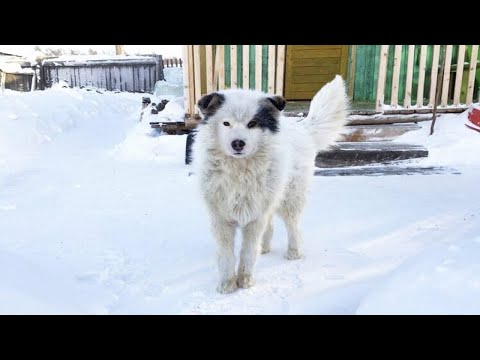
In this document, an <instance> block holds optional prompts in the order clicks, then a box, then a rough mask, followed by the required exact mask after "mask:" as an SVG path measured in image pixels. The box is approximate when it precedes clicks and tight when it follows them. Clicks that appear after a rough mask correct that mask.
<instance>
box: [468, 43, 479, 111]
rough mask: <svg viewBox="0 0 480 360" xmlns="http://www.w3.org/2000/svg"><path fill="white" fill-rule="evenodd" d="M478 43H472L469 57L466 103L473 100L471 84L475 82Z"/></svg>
mask: <svg viewBox="0 0 480 360" xmlns="http://www.w3.org/2000/svg"><path fill="white" fill-rule="evenodd" d="M477 55H478V45H472V56H471V57H470V70H469V72H468V88H467V105H470V104H471V103H472V101H473V90H474V89H473V86H474V84H475V73H476V69H477Z"/></svg>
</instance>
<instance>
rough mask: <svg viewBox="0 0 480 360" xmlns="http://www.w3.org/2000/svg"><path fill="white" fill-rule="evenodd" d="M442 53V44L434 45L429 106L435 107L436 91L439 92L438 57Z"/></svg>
mask: <svg viewBox="0 0 480 360" xmlns="http://www.w3.org/2000/svg"><path fill="white" fill-rule="evenodd" d="M439 55H440V45H433V59H432V71H431V76H430V99H429V100H428V106H429V107H433V106H434V105H435V99H436V93H437V91H436V90H437V77H438V58H439Z"/></svg>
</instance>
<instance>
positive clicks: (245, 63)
mask: <svg viewBox="0 0 480 360" xmlns="http://www.w3.org/2000/svg"><path fill="white" fill-rule="evenodd" d="M242 56H243V59H242V70H243V74H242V87H243V88H244V89H249V88H250V46H249V45H243V52H242Z"/></svg>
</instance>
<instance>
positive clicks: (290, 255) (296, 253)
mask: <svg viewBox="0 0 480 360" xmlns="http://www.w3.org/2000/svg"><path fill="white" fill-rule="evenodd" d="M301 257H302V252H301V251H300V250H298V249H288V250H287V253H286V254H285V258H286V259H288V260H297V259H300V258H301Z"/></svg>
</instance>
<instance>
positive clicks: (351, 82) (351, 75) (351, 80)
mask: <svg viewBox="0 0 480 360" xmlns="http://www.w3.org/2000/svg"><path fill="white" fill-rule="evenodd" d="M349 60H350V63H349V66H348V96H349V97H350V98H352V99H353V93H354V89H355V64H356V62H357V45H350V59H349Z"/></svg>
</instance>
